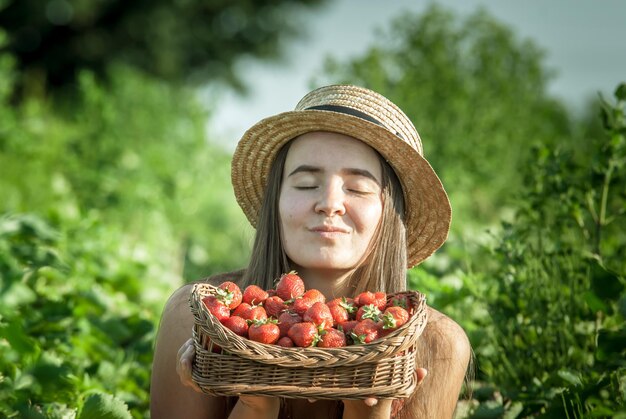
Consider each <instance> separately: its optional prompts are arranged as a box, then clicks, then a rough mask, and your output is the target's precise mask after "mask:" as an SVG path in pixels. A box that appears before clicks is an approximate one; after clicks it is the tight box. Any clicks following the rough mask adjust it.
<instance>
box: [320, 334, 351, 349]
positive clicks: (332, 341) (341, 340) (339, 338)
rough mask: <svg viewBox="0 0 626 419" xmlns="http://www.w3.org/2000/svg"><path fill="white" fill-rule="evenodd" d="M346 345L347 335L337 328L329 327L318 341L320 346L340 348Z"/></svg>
mask: <svg viewBox="0 0 626 419" xmlns="http://www.w3.org/2000/svg"><path fill="white" fill-rule="evenodd" d="M342 346H346V335H344V334H343V332H340V331H339V330H337V329H329V330H325V331H324V332H322V337H321V338H320V341H319V342H317V347H318V348H340V347H342Z"/></svg>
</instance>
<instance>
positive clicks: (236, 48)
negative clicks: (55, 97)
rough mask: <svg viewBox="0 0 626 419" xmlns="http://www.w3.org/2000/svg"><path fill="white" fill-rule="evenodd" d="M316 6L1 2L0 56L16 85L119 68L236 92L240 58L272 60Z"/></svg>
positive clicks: (189, 0)
mask: <svg viewBox="0 0 626 419" xmlns="http://www.w3.org/2000/svg"><path fill="white" fill-rule="evenodd" d="M320 3H322V2H321V0H298V1H296V2H293V1H284V0H278V1H277V0H271V1H270V0H256V1H251V0H244V1H242V0H238V1H236V2H228V1H198V0H179V1H167V0H135V1H124V0H108V1H96V2H94V1H89V0H50V1H40V0H2V1H0V29H4V30H5V31H6V32H7V38H6V42H3V43H2V42H0V52H9V53H11V54H12V55H13V56H14V57H16V59H17V67H18V69H19V74H20V78H21V82H22V83H21V86H22V87H24V89H25V90H26V92H27V93H32V91H33V90H34V91H37V90H38V89H41V88H42V87H43V88H47V89H55V90H57V89H59V88H67V87H71V85H72V84H73V83H74V82H75V81H76V79H77V77H78V75H79V73H80V71H81V70H84V69H88V70H91V71H92V72H93V73H94V74H95V75H96V76H98V77H104V76H106V75H107V74H108V73H107V68H108V66H109V64H110V63H112V62H113V63H118V64H119V63H123V64H125V65H127V66H131V67H134V68H137V69H140V70H141V71H142V72H144V73H147V74H150V75H152V76H155V77H158V78H161V79H163V80H168V81H174V82H180V81H184V82H188V81H194V82H199V81H202V82H205V81H207V80H213V81H215V80H222V81H227V82H230V83H231V85H234V86H239V87H241V84H240V81H239V80H238V78H237V77H236V75H235V73H234V71H233V68H232V67H233V64H234V63H235V62H236V60H237V59H238V58H239V57H241V56H242V55H249V56H252V57H256V58H276V57H277V56H278V54H279V52H280V50H281V48H280V47H281V45H282V44H283V42H282V41H283V40H284V38H286V37H293V36H296V35H298V34H299V29H300V28H301V24H300V19H301V14H300V13H301V12H302V11H303V10H306V9H308V8H311V7H313V6H317V5H319V4H320Z"/></svg>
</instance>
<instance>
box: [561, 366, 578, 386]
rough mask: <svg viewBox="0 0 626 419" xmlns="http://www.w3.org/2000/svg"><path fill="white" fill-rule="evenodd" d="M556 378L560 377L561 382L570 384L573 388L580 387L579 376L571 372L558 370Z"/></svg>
mask: <svg viewBox="0 0 626 419" xmlns="http://www.w3.org/2000/svg"><path fill="white" fill-rule="evenodd" d="M557 374H558V376H559V377H561V378H562V379H563V380H565V381H566V382H567V383H568V384H572V385H575V386H580V385H582V382H581V380H580V376H578V375H576V374H574V373H573V372H571V371H568V370H560V371H559V372H557Z"/></svg>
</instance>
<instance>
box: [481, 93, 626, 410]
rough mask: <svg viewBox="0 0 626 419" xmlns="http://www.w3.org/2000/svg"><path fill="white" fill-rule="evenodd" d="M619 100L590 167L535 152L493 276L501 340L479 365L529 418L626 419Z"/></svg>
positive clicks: (625, 249) (625, 224)
mask: <svg viewBox="0 0 626 419" xmlns="http://www.w3.org/2000/svg"><path fill="white" fill-rule="evenodd" d="M615 96H616V102H615V103H614V104H610V103H608V102H604V101H603V102H602V117H603V125H604V128H605V130H606V135H605V136H603V137H598V138H590V139H589V141H591V142H592V144H593V146H592V147H586V148H585V152H586V154H585V155H577V156H576V154H577V153H578V152H579V150H578V149H576V148H575V145H574V147H572V145H571V144H570V145H569V148H568V145H563V146H562V147H560V148H558V149H551V148H549V147H546V146H544V147H538V148H536V149H535V150H534V155H533V158H532V160H531V162H529V164H528V167H532V170H528V171H527V177H526V182H525V185H526V186H525V188H524V193H523V194H522V195H521V197H520V201H519V207H518V211H517V213H516V217H515V218H514V220H513V222H511V223H506V224H505V225H504V227H503V232H502V234H501V235H500V236H499V245H498V246H497V247H496V248H495V252H494V257H495V258H496V260H497V261H498V265H497V269H495V270H492V271H490V272H488V273H487V274H489V275H491V276H492V278H493V279H494V281H495V282H494V283H493V286H494V287H495V290H496V291H495V293H493V294H492V295H495V298H492V299H491V300H490V301H489V302H488V308H489V310H488V311H489V313H490V317H491V321H492V322H493V327H492V329H491V333H492V338H493V340H492V342H491V344H490V345H485V346H484V347H482V348H479V350H478V353H479V354H480V356H479V365H480V367H481V369H482V371H483V373H484V374H485V375H486V378H487V379H488V380H489V381H490V382H493V383H495V384H496V385H497V386H498V387H500V388H501V389H502V390H503V393H504V395H505V397H508V398H509V399H511V400H514V401H517V402H521V403H522V404H523V409H522V414H523V415H524V416H527V415H537V414H544V415H546V416H548V417H608V416H611V417H615V415H618V414H619V415H621V416H620V417H626V408H624V403H625V402H626V361H625V359H626V324H625V322H624V320H625V319H626V265H625V261H626V236H624V234H623V232H624V231H626V217H624V215H625V209H626V195H625V194H624V188H623V185H624V184H626V115H625V114H624V105H625V102H626V84H622V85H620V86H619V87H618V88H617V90H616V94H615ZM589 150H591V151H592V152H591V153H588V151H589Z"/></svg>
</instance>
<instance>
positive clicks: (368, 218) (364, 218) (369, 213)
mask: <svg viewBox="0 0 626 419" xmlns="http://www.w3.org/2000/svg"><path fill="white" fill-rule="evenodd" d="M358 214H359V220H358V223H359V225H360V229H361V230H362V231H363V232H368V233H369V232H373V231H374V230H376V227H377V226H378V223H379V222H380V219H381V217H382V214H383V207H382V204H377V205H366V206H365V207H364V208H362V209H361V211H359V212H358Z"/></svg>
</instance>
